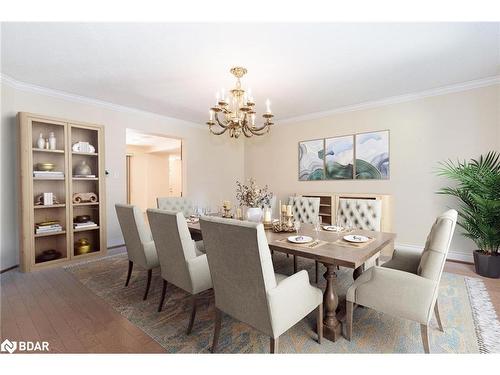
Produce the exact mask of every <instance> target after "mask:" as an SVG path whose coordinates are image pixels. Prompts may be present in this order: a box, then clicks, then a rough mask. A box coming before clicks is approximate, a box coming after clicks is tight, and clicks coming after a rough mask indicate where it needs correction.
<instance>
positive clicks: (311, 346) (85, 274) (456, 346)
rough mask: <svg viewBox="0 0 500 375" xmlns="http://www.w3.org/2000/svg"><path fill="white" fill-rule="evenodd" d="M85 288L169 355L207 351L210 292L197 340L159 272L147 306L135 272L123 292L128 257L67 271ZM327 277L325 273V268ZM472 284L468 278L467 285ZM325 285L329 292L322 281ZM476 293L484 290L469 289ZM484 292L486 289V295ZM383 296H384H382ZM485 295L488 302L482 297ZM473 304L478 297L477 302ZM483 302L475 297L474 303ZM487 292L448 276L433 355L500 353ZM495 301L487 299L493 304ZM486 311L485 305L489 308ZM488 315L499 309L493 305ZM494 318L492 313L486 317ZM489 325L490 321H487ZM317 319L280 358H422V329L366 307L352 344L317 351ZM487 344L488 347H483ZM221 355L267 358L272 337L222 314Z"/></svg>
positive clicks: (285, 341) (288, 339)
mask: <svg viewBox="0 0 500 375" xmlns="http://www.w3.org/2000/svg"><path fill="white" fill-rule="evenodd" d="M274 262H275V271H276V272H279V273H283V274H291V273H292V271H293V261H292V258H291V257H290V258H287V257H286V256H285V255H282V254H275V255H274ZM66 269H67V271H69V272H71V273H72V274H73V275H74V276H75V277H76V278H77V279H78V280H79V281H80V282H82V283H83V284H84V285H86V286H87V287H88V288H89V289H90V290H92V291H93V292H94V293H95V294H97V295H98V296H100V297H101V298H103V299H104V300H105V301H106V302H107V303H109V304H110V305H111V306H112V307H113V308H114V309H116V310H117V311H119V312H120V313H121V314H122V315H124V316H125V317H126V318H127V319H128V320H129V321H131V322H132V323H133V324H135V325H136V326H137V327H139V328H140V329H141V330H143V331H144V332H145V333H146V334H148V335H149V336H151V337H152V338H153V339H154V340H156V341H157V342H158V343H159V344H160V345H161V346H162V347H163V348H165V350H166V351H167V352H169V353H208V352H209V349H210V345H211V341H212V335H213V316H214V303H213V293H212V292H211V291H208V292H205V293H203V300H202V302H201V303H200V305H199V307H198V311H197V315H196V320H195V325H194V328H193V332H192V333H191V335H189V336H187V335H186V327H187V324H188V320H189V315H190V309H191V304H190V303H189V302H190V300H189V296H188V295H187V293H185V292H184V291H182V290H181V289H178V288H176V287H174V286H172V285H169V286H168V289H167V297H166V299H165V300H166V302H165V305H164V308H163V311H162V312H160V313H158V312H157V307H158V303H159V298H160V293H161V278H160V276H159V270H155V271H153V280H152V284H151V290H150V293H149V297H148V299H147V301H143V300H142V295H143V293H144V288H145V285H146V272H145V271H140V270H134V272H133V274H132V278H131V280H130V284H129V286H128V287H124V282H125V277H126V273H127V257H126V255H125V254H123V253H119V254H116V255H112V256H108V257H106V258H102V259H100V260H96V261H90V262H86V263H81V264H78V265H74V266H69V267H67V268H66ZM299 269H306V270H308V272H309V277H310V280H314V276H313V274H314V262H312V261H310V260H306V259H300V258H299ZM321 272H324V268H323V267H322V270H321ZM466 279H467V280H466ZM351 282H352V271H351V270H348V269H345V268H341V269H340V270H339V271H337V279H336V283H337V290H339V291H340V293H339V294H340V295H343V294H345V291H346V289H347V288H348V287H349V285H350V283H351ZM320 287H321V288H323V287H324V280H323V278H322V280H321V282H320ZM471 288H479V289H478V290H471ZM481 288H482V289H481ZM478 291H479V292H480V293H483V294H482V295H483V297H484V298H479V301H476V303H475V302H474V301H472V303H473V305H474V306H472V307H471V301H470V299H469V295H471V296H477V295H478V294H480V293H479V292H478ZM381 292H382V293H383V291H381ZM484 293H486V296H484ZM471 298H472V297H471ZM476 299H477V298H476ZM487 299H488V295H487V292H486V290H485V288H484V285H483V284H482V281H481V280H479V279H469V278H464V277H462V276H459V275H454V274H448V273H445V274H443V277H442V280H441V286H440V293H439V305H440V310H441V317H442V320H443V325H444V329H445V332H444V333H442V332H440V331H439V330H438V329H437V323H436V321H435V320H434V319H433V320H431V323H430V343H431V352H432V353H479V352H483V353H485V352H500V350H497V349H499V348H500V346H497V347H495V345H497V344H498V342H500V340H499V335H500V333H499V335H494V337H486V338H485V337H484V334H483V332H482V331H484V330H485V328H486V326H485V325H484V324H483V325H481V324H479V323H478V318H477V317H478V316H481V315H482V314H483V310H484V309H488V303H486V302H484V301H485V300H487ZM487 302H489V301H487ZM485 305H486V307H485ZM489 309H490V310H491V309H493V307H492V306H491V303H489ZM489 313H490V315H491V311H490V312H489ZM487 315H488V313H486V316H487ZM493 315H494V316H489V317H488V319H487V321H488V324H490V326H491V324H493V325H495V324H496V325H497V326H498V324H499V323H498V320H497V318H496V314H495V312H494V310H493ZM483 323H484V322H483ZM314 325H315V314H314V313H311V314H310V315H309V316H308V317H307V318H306V319H304V320H302V321H301V322H300V323H298V324H297V325H295V326H294V327H293V328H292V329H290V330H289V331H288V332H286V333H285V334H283V335H282V336H281V337H280V352H281V353H423V347H422V342H421V336H420V327H419V325H418V324H417V323H414V322H410V321H405V320H401V319H398V318H394V317H391V316H389V315H386V314H382V313H378V312H376V311H374V310H371V309H367V308H362V309H361V308H358V309H356V310H355V312H354V326H353V338H352V341H351V342H349V341H347V340H345V339H344V338H341V339H339V340H337V342H335V343H333V342H331V341H329V340H323V343H322V344H321V345H319V344H318V343H317V342H316V334H315V332H314V328H313V327H314ZM485 341H486V344H485ZM218 350H219V352H221V353H268V352H269V338H268V337H267V336H265V335H263V334H261V333H259V332H258V331H256V330H255V329H253V328H251V327H249V326H247V325H246V324H243V323H241V322H238V321H235V320H234V319H232V318H231V317H229V316H224V318H223V321H222V329H221V334H220V339H219V348H218Z"/></svg>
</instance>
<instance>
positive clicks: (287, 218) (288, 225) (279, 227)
mask: <svg viewBox="0 0 500 375" xmlns="http://www.w3.org/2000/svg"><path fill="white" fill-rule="evenodd" d="M272 227H273V232H275V233H279V232H294V231H295V226H294V224H293V215H289V214H288V213H287V210H286V209H284V210H283V209H282V210H281V212H280V218H279V220H276V221H274V222H273V224H272Z"/></svg>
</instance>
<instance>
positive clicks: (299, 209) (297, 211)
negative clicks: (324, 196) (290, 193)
mask: <svg viewBox="0 0 500 375" xmlns="http://www.w3.org/2000/svg"><path fill="white" fill-rule="evenodd" d="M319 201H320V198H306V197H290V199H289V200H288V204H291V205H292V213H293V219H294V220H298V221H300V222H301V223H306V224H313V223H314V222H315V221H316V220H317V219H318V216H319Z"/></svg>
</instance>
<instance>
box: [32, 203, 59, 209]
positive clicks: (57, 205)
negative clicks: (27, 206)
mask: <svg viewBox="0 0 500 375" xmlns="http://www.w3.org/2000/svg"><path fill="white" fill-rule="evenodd" d="M62 207H66V204H64V203H63V204H51V205H46V206H44V205H38V206H35V210H40V209H43V208H62Z"/></svg>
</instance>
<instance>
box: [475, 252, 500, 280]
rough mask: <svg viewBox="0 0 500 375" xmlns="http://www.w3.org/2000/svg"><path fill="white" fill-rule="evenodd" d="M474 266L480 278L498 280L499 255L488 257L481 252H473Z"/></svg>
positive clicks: (499, 274)
mask: <svg viewBox="0 0 500 375" xmlns="http://www.w3.org/2000/svg"><path fill="white" fill-rule="evenodd" d="M474 266H475V268H476V273H477V274H478V275H480V276H484V277H490V278H492V279H498V278H500V255H489V254H485V253H483V252H482V251H479V250H475V251H474Z"/></svg>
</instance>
